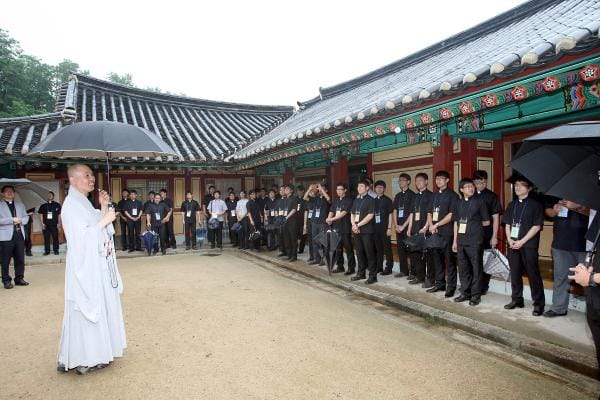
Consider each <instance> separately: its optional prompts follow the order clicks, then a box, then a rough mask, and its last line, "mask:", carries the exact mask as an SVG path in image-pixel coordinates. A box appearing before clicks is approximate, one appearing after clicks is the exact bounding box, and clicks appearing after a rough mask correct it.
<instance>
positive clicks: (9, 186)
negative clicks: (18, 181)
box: [1, 185, 15, 193]
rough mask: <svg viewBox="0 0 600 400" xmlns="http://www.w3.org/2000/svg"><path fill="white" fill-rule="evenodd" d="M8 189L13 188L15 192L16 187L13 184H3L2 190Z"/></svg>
mask: <svg viewBox="0 0 600 400" xmlns="http://www.w3.org/2000/svg"><path fill="white" fill-rule="evenodd" d="M6 189H12V190H13V192H14V191H15V187H14V186H13V185H4V186H2V190H1V192H2V193H4V191H5V190H6Z"/></svg>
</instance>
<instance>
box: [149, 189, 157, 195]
mask: <svg viewBox="0 0 600 400" xmlns="http://www.w3.org/2000/svg"><path fill="white" fill-rule="evenodd" d="M155 194H156V193H155V192H154V190H151V191H149V192H148V196H150V195H152V196H154V195H155Z"/></svg>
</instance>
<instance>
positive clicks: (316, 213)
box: [315, 210, 321, 218]
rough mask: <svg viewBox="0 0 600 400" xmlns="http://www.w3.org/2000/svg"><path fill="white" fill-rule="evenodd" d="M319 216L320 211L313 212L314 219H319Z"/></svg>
mask: <svg viewBox="0 0 600 400" xmlns="http://www.w3.org/2000/svg"><path fill="white" fill-rule="evenodd" d="M320 216H321V210H317V211H315V218H319V217H320Z"/></svg>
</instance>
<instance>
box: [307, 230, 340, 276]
mask: <svg viewBox="0 0 600 400" xmlns="http://www.w3.org/2000/svg"><path fill="white" fill-rule="evenodd" d="M313 240H314V241H316V242H317V243H318V244H319V249H320V250H322V252H323V257H324V258H325V261H326V262H327V272H329V275H331V270H332V269H333V265H334V264H335V261H336V260H337V254H338V246H339V244H340V241H341V240H342V238H341V237H340V235H339V234H338V233H337V232H336V231H334V230H332V229H328V230H326V231H321V232H320V233H319V234H318V235H317V236H315V237H314V239H313Z"/></svg>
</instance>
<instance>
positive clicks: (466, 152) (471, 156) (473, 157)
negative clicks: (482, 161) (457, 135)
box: [460, 139, 477, 178]
mask: <svg viewBox="0 0 600 400" xmlns="http://www.w3.org/2000/svg"><path fill="white" fill-rule="evenodd" d="M460 164H461V174H462V176H461V177H460V178H463V177H472V176H473V172H475V170H476V169H477V140H475V139H460Z"/></svg>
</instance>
